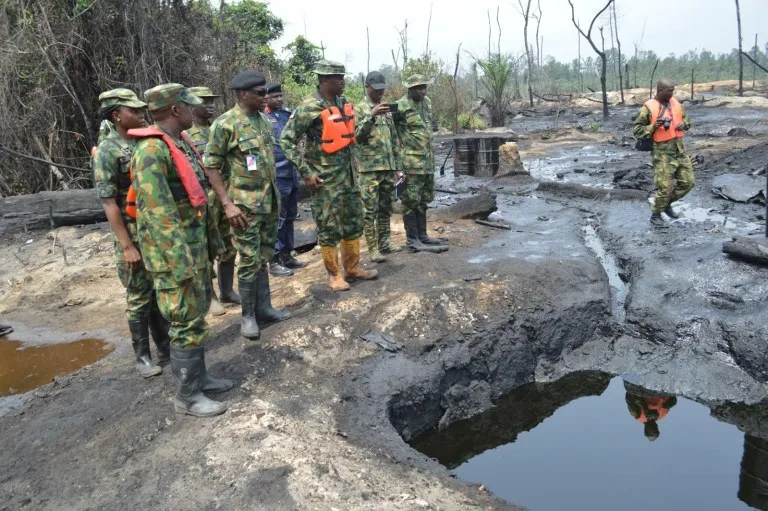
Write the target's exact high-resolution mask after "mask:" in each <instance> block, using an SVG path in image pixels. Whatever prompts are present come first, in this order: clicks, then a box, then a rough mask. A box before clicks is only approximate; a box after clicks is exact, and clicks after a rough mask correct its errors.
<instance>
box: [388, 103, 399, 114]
mask: <svg viewBox="0 0 768 511" xmlns="http://www.w3.org/2000/svg"><path fill="white" fill-rule="evenodd" d="M387 107H388V108H389V111H390V112H397V111H398V110H399V107H400V105H398V104H397V103H387Z"/></svg>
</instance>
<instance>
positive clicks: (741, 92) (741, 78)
mask: <svg viewBox="0 0 768 511" xmlns="http://www.w3.org/2000/svg"><path fill="white" fill-rule="evenodd" d="M736 24H737V26H738V29H739V96H743V95H744V57H742V48H741V9H740V8H739V0H736Z"/></svg>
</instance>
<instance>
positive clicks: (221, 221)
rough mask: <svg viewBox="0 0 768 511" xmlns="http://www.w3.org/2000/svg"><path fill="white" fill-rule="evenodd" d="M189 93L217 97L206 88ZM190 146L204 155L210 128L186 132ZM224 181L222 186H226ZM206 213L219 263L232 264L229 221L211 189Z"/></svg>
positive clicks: (234, 254)
mask: <svg viewBox="0 0 768 511" xmlns="http://www.w3.org/2000/svg"><path fill="white" fill-rule="evenodd" d="M188 90H189V92H190V93H192V94H193V95H194V96H197V97H198V98H200V99H203V98H207V97H218V96H217V95H215V94H213V93H212V92H211V90H210V89H209V88H208V87H190V88H189V89H188ZM186 133H187V135H188V136H189V138H190V140H191V141H192V145H194V146H195V148H196V149H197V152H199V153H200V154H205V149H206V146H207V145H208V139H209V138H210V135H211V127H210V126H204V125H198V124H195V125H194V126H192V127H191V128H189V129H188V130H187V131H186ZM226 184H227V183H226V181H225V182H224V185H225V186H226ZM208 212H209V215H210V221H211V222H212V223H215V224H216V225H217V227H218V230H219V235H220V236H221V241H222V244H223V252H222V253H220V254H219V261H225V262H231V263H234V261H235V257H236V256H237V251H236V250H235V245H234V241H233V239H232V230H231V229H230V226H229V220H227V215H225V214H224V208H223V207H222V205H221V201H220V200H219V198H218V196H217V195H216V192H215V191H214V190H213V188H211V189H209V190H208Z"/></svg>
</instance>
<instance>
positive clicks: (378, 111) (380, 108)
mask: <svg viewBox="0 0 768 511" xmlns="http://www.w3.org/2000/svg"><path fill="white" fill-rule="evenodd" d="M388 113H389V105H388V104H386V103H381V104H378V105H376V106H375V107H373V108H372V109H371V116H372V117H376V116H377V115H384V114H388Z"/></svg>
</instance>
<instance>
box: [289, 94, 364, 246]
mask: <svg viewBox="0 0 768 511" xmlns="http://www.w3.org/2000/svg"><path fill="white" fill-rule="evenodd" d="M345 103H347V100H346V98H344V96H339V97H337V98H336V101H335V102H333V103H330V102H328V101H326V100H325V99H324V98H322V97H321V96H320V94H319V93H315V94H313V95H312V96H309V97H307V98H306V99H305V100H304V101H302V103H301V104H300V105H299V107H298V108H297V109H296V110H295V111H294V113H293V115H292V116H291V119H290V120H289V121H288V124H287V125H286V126H285V129H284V130H283V135H282V137H281V138H280V146H281V147H282V148H283V151H284V152H285V155H286V157H287V158H288V159H289V160H290V161H291V163H293V165H294V167H296V168H297V169H298V170H299V173H300V174H301V175H302V177H308V176H310V175H312V174H317V175H318V176H320V178H321V179H322V180H323V185H322V186H321V187H319V188H318V189H316V190H315V191H313V192H312V202H311V208H312V216H313V218H314V219H315V223H316V224H317V236H318V240H319V242H320V245H321V246H326V247H336V246H337V245H338V244H339V242H340V241H341V240H346V239H355V238H359V237H360V236H361V235H362V233H363V203H362V201H361V199H360V190H359V189H358V187H357V180H356V178H355V172H354V162H353V159H352V152H353V146H349V147H346V148H344V149H341V150H340V151H337V152H335V153H333V154H328V153H326V152H324V151H323V150H322V149H321V142H320V140H321V135H322V132H323V127H322V123H321V122H320V112H322V111H323V110H325V109H326V108H328V107H330V106H334V105H335V106H337V107H339V108H340V109H343V108H344V104H345ZM304 135H306V137H307V144H306V149H305V152H304V155H303V158H302V156H301V155H300V154H299V149H298V144H299V139H300V138H301V137H302V136H304Z"/></svg>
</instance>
